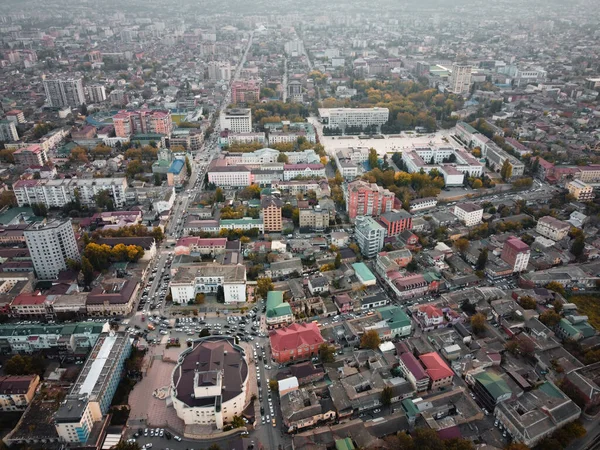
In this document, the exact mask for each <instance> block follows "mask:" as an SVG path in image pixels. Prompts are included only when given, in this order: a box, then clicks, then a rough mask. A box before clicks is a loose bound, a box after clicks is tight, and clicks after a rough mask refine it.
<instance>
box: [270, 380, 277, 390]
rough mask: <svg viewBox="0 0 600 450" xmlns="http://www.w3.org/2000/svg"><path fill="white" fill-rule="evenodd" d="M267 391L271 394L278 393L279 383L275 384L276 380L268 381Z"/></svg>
mask: <svg viewBox="0 0 600 450" xmlns="http://www.w3.org/2000/svg"><path fill="white" fill-rule="evenodd" d="M269 389H270V390H271V391H273V392H277V391H279V383H277V380H269Z"/></svg>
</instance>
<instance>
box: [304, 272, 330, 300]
mask: <svg viewBox="0 0 600 450" xmlns="http://www.w3.org/2000/svg"><path fill="white" fill-rule="evenodd" d="M308 290H309V291H310V293H311V294H312V295H318V294H322V293H324V292H328V291H329V280H327V278H325V277H324V276H322V275H320V276H317V277H314V278H310V279H309V280H308Z"/></svg>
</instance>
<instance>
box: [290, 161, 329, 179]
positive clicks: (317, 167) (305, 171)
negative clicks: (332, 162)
mask: <svg viewBox="0 0 600 450" xmlns="http://www.w3.org/2000/svg"><path fill="white" fill-rule="evenodd" d="M300 176H301V177H306V178H317V177H318V178H323V177H325V166H324V165H323V164H321V163H317V164H285V165H284V166H283V180H284V181H290V180H293V179H294V178H297V177H300Z"/></svg>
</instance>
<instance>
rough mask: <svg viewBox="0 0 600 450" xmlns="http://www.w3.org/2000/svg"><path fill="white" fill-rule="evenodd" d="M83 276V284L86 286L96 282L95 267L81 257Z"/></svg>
mask: <svg viewBox="0 0 600 450" xmlns="http://www.w3.org/2000/svg"><path fill="white" fill-rule="evenodd" d="M81 274H82V275H83V284H85V285H86V286H89V285H90V284H92V281H94V267H93V266H92V263H90V260H89V259H87V258H86V257H85V256H82V257H81Z"/></svg>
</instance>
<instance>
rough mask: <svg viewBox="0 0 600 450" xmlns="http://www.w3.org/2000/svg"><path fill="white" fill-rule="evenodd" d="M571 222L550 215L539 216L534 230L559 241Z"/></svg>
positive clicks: (563, 236) (568, 229)
mask: <svg viewBox="0 0 600 450" xmlns="http://www.w3.org/2000/svg"><path fill="white" fill-rule="evenodd" d="M570 230H571V224H570V223H568V222H565V221H563V220H559V219H556V218H554V217H552V216H544V217H540V219H539V220H538V223H537V226H536V227H535V231H536V232H538V233H539V234H541V235H542V236H545V237H547V238H549V239H552V240H553V241H560V240H561V239H564V238H565V237H567V235H568V234H569V231H570Z"/></svg>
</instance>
